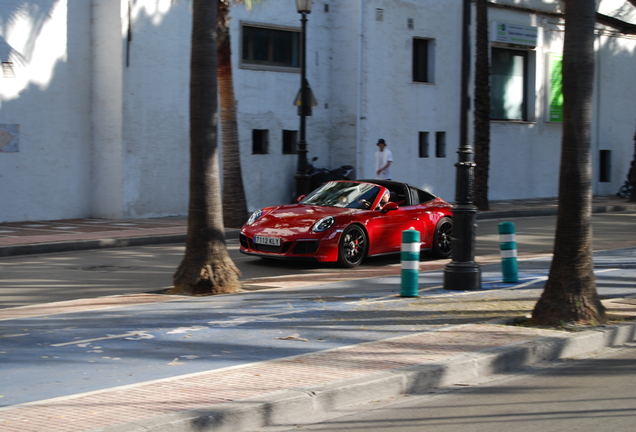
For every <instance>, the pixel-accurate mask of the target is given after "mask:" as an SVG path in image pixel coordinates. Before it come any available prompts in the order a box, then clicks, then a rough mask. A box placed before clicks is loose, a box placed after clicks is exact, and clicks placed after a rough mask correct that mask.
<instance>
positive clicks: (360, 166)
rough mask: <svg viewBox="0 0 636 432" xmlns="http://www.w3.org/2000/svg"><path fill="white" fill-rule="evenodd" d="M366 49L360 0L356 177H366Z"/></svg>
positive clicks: (361, 2) (362, 0)
mask: <svg viewBox="0 0 636 432" xmlns="http://www.w3.org/2000/svg"><path fill="white" fill-rule="evenodd" d="M363 49H364V0H360V30H359V35H358V100H357V106H356V116H357V119H356V178H364V167H363V160H362V120H363V117H362V66H363V60H364V56H363Z"/></svg>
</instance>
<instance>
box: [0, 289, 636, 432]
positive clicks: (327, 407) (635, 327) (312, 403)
mask: <svg viewBox="0 0 636 432" xmlns="http://www.w3.org/2000/svg"><path fill="white" fill-rule="evenodd" d="M634 303H636V301H634V300H624V299H618V300H612V301H610V302H606V306H607V307H608V309H609V310H610V312H611V313H612V314H613V316H614V317H617V316H619V314H620V316H624V317H625V316H630V317H632V318H633V317H635V316H636V305H635V304H634ZM64 317H66V315H63V316H60V319H64ZM15 324H16V325H18V326H19V325H20V321H15ZM18 328H19V327H18ZM635 334H636V323H633V322H631V323H624V324H617V325H613V326H605V327H602V328H595V329H593V330H588V331H581V332H574V333H573V332H565V331H556V330H549V329H538V328H526V327H520V326H506V325H500V324H497V323H476V324H465V325H451V326H442V327H439V328H438V329H436V330H434V331H426V332H413V333H410V334H406V335H403V336H399V337H393V338H388V339H383V340H378V341H373V342H368V343H362V344H354V345H349V346H344V347H339V348H335V349H327V350H322V351H317V352H311V353H308V354H302V355H297V356H291V357H283V358H278V359H274V360H270V361H261V362H256V363H246V364H242V365H238V366H231V367H226V368H222V369H215V370H208V371H203V372H198V373H191V374H187V375H181V376H174V377H171V378H165V379H159V380H154V381H150V382H144V383H139V384H134V385H127V386H121V387H113V388H109V389H105V390H99V391H93V392H90V393H84V394H76V395H72V396H66V397H59V398H55V399H49V400H42V401H36V402H31V403H25V404H22V405H13V406H8V407H5V408H0V430H2V431H3V432H41V431H47V432H75V431H93V432H96V431H103V432H122V431H157V432H158V431H172V432H174V431H192V432H194V431H232V432H239V431H257V430H261V429H262V428H263V427H266V426H271V425H280V426H288V427H290V428H291V427H294V425H295V424H298V423H302V422H306V421H311V420H318V419H319V418H320V416H322V415H325V414H326V413H334V412H338V411H339V410H342V409H350V408H351V407H352V406H354V405H356V404H361V403H367V402H370V401H374V400H380V399H384V398H389V397H395V396H398V395H401V394H405V393H408V394H419V393H422V392H426V390H427V389H430V388H434V387H442V386H454V385H460V386H461V385H464V383H465V382H466V381H468V380H471V379H474V378H479V377H483V376H487V375H490V374H493V373H503V372H508V371H513V370H515V369H519V368H521V367H524V366H528V365H532V364H536V363H540V362H543V361H550V360H556V359H565V358H572V357H576V356H584V355H588V354H590V353H593V352H595V351H598V350H601V349H604V348H606V347H610V346H617V345H621V344H623V343H626V342H631V341H632V340H634V339H635ZM283 339H285V338H283ZM289 339H290V343H296V344H298V343H301V344H302V343H303V341H302V340H300V339H298V338H295V337H293V336H290V337H289ZM102 344H103V342H102ZM175 364H178V363H177V359H175ZM62 385H63V384H62Z"/></svg>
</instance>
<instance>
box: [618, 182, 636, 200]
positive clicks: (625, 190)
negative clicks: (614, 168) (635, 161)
mask: <svg viewBox="0 0 636 432" xmlns="http://www.w3.org/2000/svg"><path fill="white" fill-rule="evenodd" d="M631 194H632V185H631V183H630V182H629V180H625V183H623V185H622V186H621V187H619V188H618V192H617V193H616V195H618V196H619V197H621V198H629V197H630V196H631Z"/></svg>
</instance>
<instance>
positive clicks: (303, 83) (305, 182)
mask: <svg viewBox="0 0 636 432" xmlns="http://www.w3.org/2000/svg"><path fill="white" fill-rule="evenodd" d="M301 16H302V18H301V19H300V22H301V23H302V34H301V37H300V43H301V51H300V52H301V59H300V75H301V77H300V101H301V106H300V108H299V110H298V111H299V115H300V137H299V140H298V145H297V148H296V151H297V153H298V166H297V168H296V175H295V176H294V178H295V179H296V195H297V196H300V195H307V194H308V193H309V192H311V191H310V190H309V186H310V185H309V174H308V173H307V142H306V141H305V139H306V138H305V125H306V119H307V107H308V106H309V100H308V99H309V98H308V96H309V95H308V91H307V89H308V88H309V86H308V85H307V63H306V61H305V57H306V54H307V45H306V41H307V37H306V35H307V14H306V13H305V12H301Z"/></svg>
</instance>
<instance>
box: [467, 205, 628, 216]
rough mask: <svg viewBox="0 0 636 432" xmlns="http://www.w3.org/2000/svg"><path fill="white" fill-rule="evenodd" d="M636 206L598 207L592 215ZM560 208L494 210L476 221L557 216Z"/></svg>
mask: <svg viewBox="0 0 636 432" xmlns="http://www.w3.org/2000/svg"><path fill="white" fill-rule="evenodd" d="M635 210H636V204H631V203H626V204H613V205H597V206H593V207H592V213H613V212H621V211H635ZM558 212H559V210H558V208H552V209H547V208H543V209H524V210H492V211H490V210H489V211H486V212H477V215H476V216H475V219H477V220H491V219H508V218H519V217H537V216H556V215H557V214H558Z"/></svg>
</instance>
